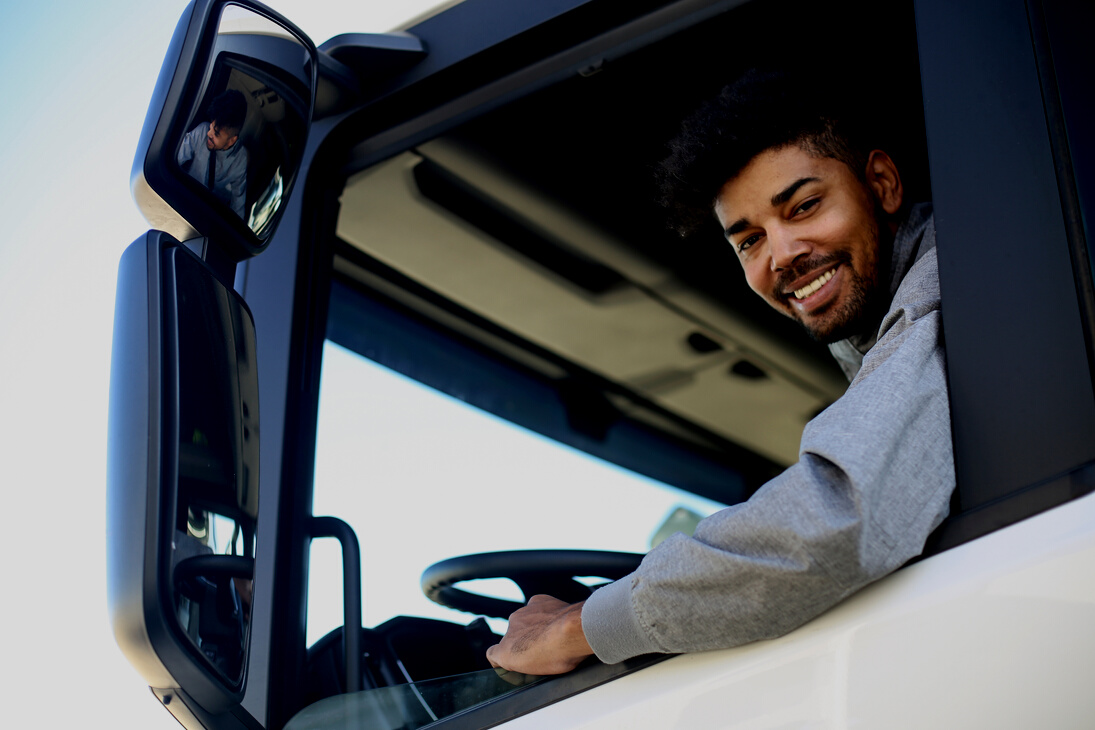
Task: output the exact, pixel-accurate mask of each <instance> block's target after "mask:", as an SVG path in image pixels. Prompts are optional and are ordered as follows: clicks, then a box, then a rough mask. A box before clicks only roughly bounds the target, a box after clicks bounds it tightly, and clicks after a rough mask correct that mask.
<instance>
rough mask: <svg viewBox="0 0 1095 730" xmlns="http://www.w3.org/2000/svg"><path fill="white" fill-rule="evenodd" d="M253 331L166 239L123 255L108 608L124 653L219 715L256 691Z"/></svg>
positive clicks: (237, 305) (230, 300) (226, 294)
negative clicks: (250, 668)
mask: <svg viewBox="0 0 1095 730" xmlns="http://www.w3.org/2000/svg"><path fill="white" fill-rule="evenodd" d="M255 352H256V351H255V327H254V321H253V319H252V317H251V313H250V311H249V310H248V308H247V306H246V304H244V302H243V300H242V298H240V296H239V295H238V294H237V293H236V292H235V291H233V290H232V289H231V288H229V287H227V286H225V285H224V284H223V283H222V282H220V281H219V280H218V279H217V278H216V276H215V275H214V274H213V272H212V270H211V269H210V268H209V267H208V266H207V265H206V264H205V263H203V262H202V261H201V260H200V259H198V258H197V256H195V255H194V254H193V253H191V252H190V251H189V250H188V249H187V248H186V247H184V246H182V245H180V244H179V243H178V242H177V241H175V240H174V239H173V238H171V237H170V236H168V235H167V234H165V233H161V232H158V231H150V232H149V233H148V234H146V235H145V236H144V237H142V238H141V239H138V240H137V241H136V242H134V243H133V244H132V245H131V246H130V247H129V248H128V249H126V252H125V253H124V254H123V256H122V260H121V265H120V267H119V272H118V290H117V298H116V302H115V319H114V343H113V352H112V360H111V380H110V421H109V430H108V457H107V545H108V554H107V598H108V605H109V611H110V616H111V623H112V625H113V629H114V635H115V638H116V640H117V641H118V644H119V646H120V647H121V648H122V651H123V653H124V654H125V655H126V657H127V658H128V659H129V661H130V662H131V663H132V664H133V666H134V667H136V668H137V670H138V671H139V672H140V673H141V674H142V675H143V676H144V678H145V680H146V681H147V682H148V684H149V685H150V686H151V687H153V688H156V689H178V690H181V691H182V692H184V693H185V694H186V695H187V696H189V697H190V698H192V699H193V700H194V701H196V702H197V703H198V704H199V705H201V706H202V707H203V708H204V709H205V710H207V711H208V712H210V713H221V712H225V711H227V710H229V709H232V707H233V705H235V704H238V703H239V701H240V700H241V699H242V697H243V693H244V689H245V685H246V664H247V661H246V659H247V649H248V642H249V636H250V613H251V606H250V595H251V585H252V584H251V581H252V580H253V569H254V546H255V525H256V522H257V518H258V457H259V453H258V447H259V438H258V436H259V434H258V424H259V420H258V419H259V413H258V378H257V372H256V359H255Z"/></svg>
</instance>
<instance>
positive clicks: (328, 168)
mask: <svg viewBox="0 0 1095 730" xmlns="http://www.w3.org/2000/svg"><path fill="white" fill-rule="evenodd" d="M1092 21H1095V8H1093V7H1092V6H1091V5H1090V4H1083V3H1073V2H1067V0H1026V1H1025V2H1024V0H908V1H907V2H906V1H902V2H895V3H887V4H885V6H884V7H877V6H876V4H871V3H846V4H834V5H830V6H825V7H819V6H818V5H817V4H815V3H805V2H800V1H799V0H772V1H770V0H753V1H752V2H741V0H637V1H635V2H630V3H618V2H611V1H610V0H538V1H537V2H523V1H519V0H463V2H460V3H458V4H454V5H451V6H449V7H447V8H446V9H444V10H442V11H440V12H438V13H437V14H435V15H432V16H430V17H428V18H426V19H424V20H422V21H420V22H419V23H418V24H416V25H414V26H413V27H410V28H408V29H407V30H406V32H403V33H393V34H381V35H364V34H352V33H348V34H345V35H339V36H336V37H334V38H332V39H330V40H328V41H326V42H324V43H322V44H320V45H319V46H318V47H317V46H316V45H315V44H314V42H313V41H312V40H311V39H309V38H307V37H306V36H305V35H304V34H303V33H302V32H301V31H300V30H299V29H297V28H296V27H295V26H293V24H292V23H291V21H290V20H288V19H285V18H283V17H281V16H279V15H278V14H277V13H274V12H273V11H271V10H269V9H268V8H265V7H264V6H262V5H260V4H258V3H255V2H252V1H251V0H232V1H231V2H226V1H225V0H194V2H193V3H192V4H191V5H190V6H189V7H188V8H187V10H186V11H185V13H184V15H183V17H182V19H181V20H180V23H179V26H178V28H177V30H176V33H175V36H174V38H173V40H172V44H171V47H170V48H169V49H168V52H167V57H166V59H165V63H164V67H163V70H162V72H161V76H160V80H159V82H158V85H157V90H156V93H155V95H154V98H153V99H152V102H151V104H150V107H149V114H148V118H147V120H146V124H145V129H144V132H143V133H142V139H141V142H140V144H139V146H138V153H137V157H136V159H135V162H134V169H133V190H134V197H135V199H136V201H137V204H138V206H139V207H140V208H141V211H142V212H143V213H144V214H145V216H146V218H147V219H148V220H149V222H150V225H151V226H152V227H153V230H150V231H149V233H148V234H147V235H146V236H144V237H142V238H141V239H140V240H138V241H137V242H135V243H134V244H133V245H132V246H131V247H130V248H129V249H128V250H127V251H126V253H125V255H124V257H123V259H122V264H121V269H120V274H119V284H118V299H117V304H116V320H115V333H114V351H113V360H112V381H111V419H110V439H109V440H110V446H109V448H110V454H109V477H108V478H109V496H108V499H109V505H108V515H109V520H110V525H109V534H110V535H111V544H110V557H109V563H108V582H109V591H108V593H109V601H110V608H111V615H112V620H113V624H114V630H115V635H116V637H117V640H118V642H119V644H120V645H121V647H122V649H123V651H124V652H125V654H126V656H127V657H128V658H129V660H130V661H131V662H132V663H133V664H134V666H135V667H136V668H137V669H138V670H139V671H140V672H141V674H142V676H143V677H144V678H145V680H146V681H147V682H148V684H149V686H150V687H151V688H152V690H153V692H154V693H155V695H156V696H157V697H158V698H159V699H160V700H161V702H162V703H163V704H164V707H165V709H166V710H167V711H169V712H171V713H172V714H173V715H174V716H175V717H176V718H177V719H178V720H179V721H180V723H182V724H183V726H184V727H187V728H188V729H189V730H197V729H198V728H207V729H209V730H222V729H227V728H250V729H257V728H266V729H268V730H281V729H282V728H290V729H293V730H303V729H305V728H309V729H310V728H316V729H318V728H342V727H355V728H377V729H378V730H397V729H401V728H405V729H408V730H409V729H411V728H419V727H427V726H428V727H430V728H435V727H436V728H440V729H443V730H457V729H461V730H463V729H465V728H468V729H470V728H488V727H496V726H500V725H504V726H505V727H511V728H520V729H523V728H552V729H555V728H589V729H591V730H592V729H594V728H659V729H661V728H689V729H692V728H708V727H711V728H714V727H718V728H750V729H754V728H773V729H775V728H788V727H795V728H799V727H803V728H805V727H810V728H854V727H858V728H875V727H885V728H923V727H960V728H994V729H995V728H1001V727H1016V728H1027V727H1032V728H1033V727H1038V728H1084V727H1089V726H1090V723H1091V718H1092V717H1095V699H1092V695H1090V694H1088V692H1087V691H1086V685H1087V684H1088V683H1089V682H1090V680H1091V679H1092V678H1093V677H1095V665H1093V661H1095V660H1093V659H1092V657H1095V621H1092V617H1093V614H1095V582H1093V581H1092V579H1091V578H1090V577H1089V576H1090V575H1092V574H1093V573H1095V495H1092V494H1091V493H1092V491H1093V490H1095V387H1093V381H1095V285H1093V269H1092V263H1091V261H1092V258H1091V241H1092V235H1093V233H1092V228H1091V226H1092V221H1093V220H1095V137H1093V136H1092V135H1091V133H1090V130H1091V129H1092V128H1093V126H1095V105H1093V104H1092V101H1091V98H1090V94H1089V93H1088V87H1089V83H1090V81H1089V80H1090V78H1091V75H1092V72H1093V71H1095V57H1093V56H1092V54H1091V53H1090V51H1089V49H1088V47H1087V45H1086V37H1085V34H1084V29H1087V28H1090V27H1091V24H1092ZM758 64H764V65H768V66H772V65H776V66H781V65H782V66H785V67H787V68H791V69H796V70H802V69H803V68H816V72H817V73H818V74H821V75H823V74H831V73H854V74H857V75H860V76H861V78H860V79H859V80H860V81H861V82H862V83H863V84H864V86H865V87H866V88H870V89H872V92H871V93H872V98H871V103H872V105H875V106H876V108H877V112H878V120H879V125H880V126H882V127H884V130H883V131H884V133H885V135H886V138H887V139H888V140H889V142H888V147H887V149H888V151H890V152H891V155H892V156H893V157H894V159H895V160H896V161H897V163H898V165H899V166H900V168H901V170H902V176H903V179H904V181H905V186H906V196H907V197H909V198H911V199H913V200H919V201H931V202H932V204H933V207H934V215H935V222H936V228H937V234H938V257H939V269H940V284H941V292H942V311H943V325H944V336H945V344H946V354H947V378H948V385H949V396H950V404H951V420H952V434H953V446H954V455H955V468H956V478H957V490H956V492H955V495H954V498H953V500H952V507H951V514H950V516H949V517H948V518H947V519H946V521H945V522H944V523H943V524H942V525H941V526H940V527H939V528H938V529H937V530H936V531H935V532H934V533H933V534H932V536H931V538H930V539H929V541H928V545H927V547H926V549H925V552H924V554H923V555H922V556H921V557H920V558H919V559H917V560H915V561H913V562H912V563H911V564H908V565H906V566H904V567H902V568H901V569H899V570H898V571H896V572H895V573H893V574H891V575H890V576H888V577H886V578H884V579H882V580H880V581H878V582H877V583H875V584H873V585H871V586H869V587H868V588H866V589H865V590H863V591H861V592H859V593H857V594H856V595H854V596H853V597H851V598H849V599H848V600H846V601H844V602H842V603H840V604H839V605H837V606H836V607H835V608H833V609H831V610H829V611H827V612H825V613H823V614H822V615H820V616H818V617H817V618H815V619H814V620H812V621H810V622H808V623H807V624H805V625H803V626H802V627H800V628H798V629H797V630H795V631H792V632H791V633H789V634H786V635H784V636H782V637H781V638H778V639H774V640H771V641H762V642H756V643H753V644H748V645H745V646H739V647H736V648H732V649H725V650H720V651H712V652H704V653H698V654H691V655H679V656H667V655H650V656H642V657H636V658H634V659H629V660H627V661H624V662H621V663H619V664H613V665H606V664H602V663H600V662H597V661H596V660H590V661H588V662H586V663H585V664H583V665H582V666H580V667H579V668H578V669H577V670H575V671H574V672H571V673H569V674H566V675H562V676H558V677H526V676H514V675H510V676H506V677H500V676H499V673H497V672H495V671H494V670H492V669H491V668H490V665H489V663H487V662H486V659H485V656H484V654H483V652H484V650H485V649H486V647H487V646H490V645H491V644H492V643H495V642H496V641H497V639H498V635H499V633H500V632H502V631H504V627H505V623H504V621H505V618H506V616H508V614H509V613H510V612H511V611H512V610H514V608H515V607H516V606H519V605H520V603H521V601H522V600H524V599H525V598H527V597H528V596H529V595H531V594H533V593H540V592H543V593H552V594H555V595H560V596H562V597H564V598H566V599H568V600H581V598H582V597H584V596H586V595H588V594H589V591H590V590H591V587H590V586H592V587H593V588H595V587H596V585H597V582H598V580H600V581H601V582H603V581H605V580H613V579H616V578H619V577H622V576H623V575H626V574H627V573H628V572H630V570H632V569H633V568H634V566H635V565H637V563H638V561H639V560H640V559H641V553H642V552H644V551H645V550H646V549H648V548H649V547H650V545H651V544H652V542H655V541H656V540H658V539H661V537H663V536H664V534H666V533H667V532H672V531H674V530H683V531H687V530H689V529H691V527H693V526H694V524H695V521H696V520H697V519H698V518H699V517H701V516H703V515H705V514H708V513H710V512H712V511H714V510H717V509H720V508H721V507H723V506H726V505H733V504H736V503H739V502H742V501H744V500H747V499H748V498H749V496H750V495H751V494H752V493H753V492H754V491H756V489H758V488H759V487H760V486H761V485H762V484H764V483H765V482H766V481H767V480H768V479H770V478H772V477H773V476H775V475H777V474H779V473H780V471H781V470H783V469H784V468H786V467H787V466H789V465H790V464H792V463H794V462H795V461H796V459H797V455H798V442H799V437H800V436H801V433H802V429H803V427H804V426H805V424H806V423H807V422H808V421H809V420H810V419H811V418H812V417H813V416H814V415H816V414H817V413H818V412H820V411H821V410H823V409H824V408H825V407H826V406H827V405H829V404H830V403H832V402H833V401H835V400H836V399H838V398H840V396H841V394H842V393H843V391H844V389H845V387H846V385H847V383H846V380H845V379H844V377H843V375H842V374H841V373H840V371H839V369H838V368H837V367H836V365H835V363H833V362H832V360H831V359H830V358H829V356H828V353H827V352H826V351H825V350H824V349H822V348H819V346H817V345H815V344H814V343H812V342H811V341H809V340H808V339H807V338H806V337H805V335H804V334H803V333H801V332H800V331H799V330H798V329H797V327H796V326H795V325H794V324H793V323H791V322H790V321H788V320H785V319H784V318H782V317H781V315H779V314H777V313H775V312H773V311H770V310H769V309H767V306H766V305H765V304H764V302H762V301H761V300H760V299H759V298H757V297H756V296H755V295H753V294H752V293H751V292H750V291H748V289H747V287H746V286H745V283H744V281H743V280H742V276H741V275H740V274H739V273H738V272H739V271H740V267H739V265H738V263H737V262H736V261H735V260H734V254H733V252H732V251H731V250H730V249H729V248H728V247H727V246H726V244H725V242H724V241H723V240H722V238H721V236H720V232H719V231H718V230H717V228H716V227H714V226H712V228H711V230H710V231H707V232H701V233H699V234H696V235H694V236H691V237H689V238H685V239H680V238H678V237H676V235H675V234H674V233H672V232H671V231H669V230H668V229H667V228H666V226H665V222H664V219H663V218H664V216H663V213H662V211H661V210H660V208H659V207H658V206H657V205H656V203H655V202H654V196H655V193H654V186H653V183H652V179H651V170H652V168H653V167H654V166H655V165H656V164H657V162H658V160H660V159H661V158H662V157H664V155H665V151H664V145H665V144H666V142H667V141H668V139H669V138H671V137H672V136H673V135H674V134H675V132H676V130H677V128H678V126H679V124H680V121H681V119H682V118H683V117H684V116H685V115H686V114H687V113H688V112H689V111H690V110H691V109H693V108H694V107H695V106H696V104H697V103H698V102H699V101H701V100H703V99H704V98H706V97H708V96H710V95H711V94H712V93H714V92H716V91H717V90H718V89H719V88H720V87H721V86H723V85H725V84H726V83H728V82H729V81H731V80H733V79H734V78H735V77H736V76H737V75H739V74H740V73H742V72H743V71H745V70H746V69H748V68H750V67H751V66H754V65H758ZM226 92H238V93H239V94H240V95H241V96H242V98H243V99H244V101H245V104H246V114H245V117H244V121H243V123H242V124H241V125H240V129H239V130H238V141H237V142H236V144H240V145H243V149H245V150H246V152H247V157H246V159H247V192H246V201H245V214H244V215H243V216H240V215H239V214H238V213H237V212H236V211H234V210H233V209H232V208H230V207H229V206H228V205H227V204H226V203H225V202H223V200H221V199H219V198H218V197H217V195H216V191H217V181H216V180H215V175H216V165H217V164H220V165H224V164H225V163H224V162H223V157H222V158H218V159H217V161H216V163H215V164H214V165H213V171H212V172H210V173H207V178H206V179H204V180H199V179H196V178H195V177H193V176H191V174H190V173H189V171H188V170H187V169H186V167H184V166H182V165H180V164H179V161H178V159H179V158H178V156H177V154H176V153H177V150H178V147H179V144H180V141H181V140H182V139H183V137H184V136H185V135H186V134H187V133H188V132H190V131H191V130H193V129H194V128H195V127H196V126H197V125H200V124H206V123H211V122H216V120H214V119H210V118H208V117H209V115H208V114H207V111H208V110H209V108H210V105H211V103H212V102H213V100H214V99H216V98H218V97H220V96H222V95H223V94H225V93H226ZM213 126H216V125H213ZM204 153H205V154H209V155H211V156H215V155H218V154H221V155H223V154H224V153H223V152H216V151H215V150H214V151H206V152H204ZM197 154H203V151H202V150H200V149H199V150H198V152H197ZM202 169H205V168H202ZM221 169H222V173H223V170H224V169H225V168H223V167H222V168H221ZM564 467H565V468H564ZM557 468H558V471H556V469H557ZM659 528H664V529H659ZM336 543H337V545H338V550H328V549H327V548H328V547H329V546H333V545H334V544H336ZM332 564H333V565H334V568H335V569H334V570H332V569H331V567H332ZM420 575H421V579H420V578H419V576H420ZM497 578H508V579H510V580H512V581H513V582H514V583H516V585H517V587H519V588H520V594H521V595H516V594H508V593H507V592H506V591H507V589H506V588H502V589H501V593H498V592H497V591H498V590H499V589H498V586H497V583H487V582H479V583H474V584H472V583H471V581H481V580H483V579H497ZM591 578H592V579H597V580H591ZM578 579H580V580H578ZM459 584H466V585H462V587H457V586H458V585H459ZM408 586H409V587H410V590H408V589H407V587H408ZM419 586H420V587H421V591H422V593H424V594H425V596H428V597H429V600H427V598H426V597H425V596H421V595H418V588H419ZM484 592H487V593H491V595H483V593H484ZM363 595H364V599H363V598H362V596H363ZM431 601H432V602H431ZM483 617H486V618H485V619H484V618H483ZM347 627H349V628H351V629H352V630H346V628H347Z"/></svg>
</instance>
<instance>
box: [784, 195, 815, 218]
mask: <svg viewBox="0 0 1095 730" xmlns="http://www.w3.org/2000/svg"><path fill="white" fill-rule="evenodd" d="M820 202H821V198H810V199H809V200H807V201H805V202H803V203H802V204H801V205H800V206H798V207H797V208H795V210H794V212H793V213H792V214H791V215H792V216H796V215H800V214H802V213H806V212H807V211H809V210H811V209H812V208H814V207H816V206H817V204H818V203H820Z"/></svg>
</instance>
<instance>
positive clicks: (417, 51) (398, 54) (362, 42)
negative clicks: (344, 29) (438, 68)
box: [319, 32, 427, 88]
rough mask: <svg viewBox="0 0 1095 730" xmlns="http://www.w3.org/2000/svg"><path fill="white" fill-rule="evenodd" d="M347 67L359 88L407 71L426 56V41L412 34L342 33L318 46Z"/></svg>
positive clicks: (321, 50)
mask: <svg viewBox="0 0 1095 730" xmlns="http://www.w3.org/2000/svg"><path fill="white" fill-rule="evenodd" d="M319 51H320V52H321V53H325V54H327V55H328V56H330V57H331V58H333V59H334V60H336V61H338V62H339V63H341V64H342V65H344V66H346V67H347V68H349V69H350V70H351V71H352V72H353V73H354V75H355V76H356V77H357V80H358V82H359V83H360V85H361V86H362V87H366V88H367V87H369V86H373V85H375V84H376V83H377V82H378V81H383V80H385V79H389V78H391V77H392V76H395V75H396V74H398V73H401V72H403V71H406V70H407V69H409V68H410V67H412V66H414V65H415V64H418V63H420V62H421V61H422V60H423V59H425V58H426V55H427V50H426V44H425V43H424V42H423V41H422V39H421V38H419V37H418V36H415V35H412V34H411V33H404V32H397V33H343V34H341V35H336V36H335V37H334V38H331V39H330V40H328V41H327V42H325V43H323V44H321V45H320V46H319Z"/></svg>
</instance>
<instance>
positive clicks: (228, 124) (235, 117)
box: [206, 89, 247, 133]
mask: <svg viewBox="0 0 1095 730" xmlns="http://www.w3.org/2000/svg"><path fill="white" fill-rule="evenodd" d="M206 114H207V115H208V116H209V121H211V122H213V123H215V124H216V125H217V127H218V128H224V129H232V130H235V131H236V132H237V133H238V132H239V131H240V130H241V129H243V122H244V120H245V119H246V118H247V100H246V99H244V98H243V94H242V93H240V92H239V91H236V90H235V89H229V90H228V91H225V92H223V93H221V94H218V95H217V96H216V98H214V99H213V101H211V102H210V103H209V109H208V110H207V111H206Z"/></svg>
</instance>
